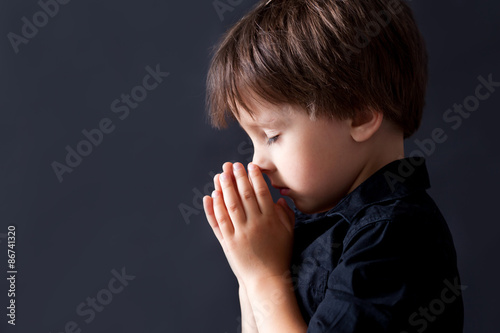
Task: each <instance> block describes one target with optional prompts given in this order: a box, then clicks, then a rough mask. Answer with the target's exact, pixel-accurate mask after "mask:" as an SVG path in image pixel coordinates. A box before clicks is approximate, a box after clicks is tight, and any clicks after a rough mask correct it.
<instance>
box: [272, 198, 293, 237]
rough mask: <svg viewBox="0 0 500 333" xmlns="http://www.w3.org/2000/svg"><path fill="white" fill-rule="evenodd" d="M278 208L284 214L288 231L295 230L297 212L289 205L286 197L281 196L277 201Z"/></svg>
mask: <svg viewBox="0 0 500 333" xmlns="http://www.w3.org/2000/svg"><path fill="white" fill-rule="evenodd" d="M276 208H277V209H278V210H279V211H281V214H283V215H282V216H283V221H284V223H285V227H286V228H287V229H288V231H290V232H293V227H294V225H295V213H294V212H293V211H292V210H291V209H290V207H288V205H287V203H286V201H285V199H283V198H280V199H279V200H278V202H277V205H276Z"/></svg>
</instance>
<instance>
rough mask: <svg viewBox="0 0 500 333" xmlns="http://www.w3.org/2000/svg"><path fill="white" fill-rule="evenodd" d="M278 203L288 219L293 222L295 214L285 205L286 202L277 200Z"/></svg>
mask: <svg viewBox="0 0 500 333" xmlns="http://www.w3.org/2000/svg"><path fill="white" fill-rule="evenodd" d="M278 203H279V204H280V205H281V206H283V209H284V210H285V213H286V214H287V215H288V217H289V218H290V219H291V220H294V221H295V212H294V211H293V210H292V209H291V208H290V207H289V206H288V204H287V203H286V200H285V199H284V198H279V199H278Z"/></svg>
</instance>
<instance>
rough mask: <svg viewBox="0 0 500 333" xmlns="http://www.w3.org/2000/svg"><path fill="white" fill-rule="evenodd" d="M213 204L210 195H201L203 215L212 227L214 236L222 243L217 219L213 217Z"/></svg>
mask: <svg viewBox="0 0 500 333" xmlns="http://www.w3.org/2000/svg"><path fill="white" fill-rule="evenodd" d="M213 204H214V201H213V199H212V198H211V197H210V196H208V195H206V196H204V197H203V209H204V210H205V216H206V217H207V220H208V224H210V226H211V227H212V230H213V232H214V234H215V237H217V240H218V241H219V243H222V241H223V239H224V237H222V233H221V231H220V229H219V223H217V219H216V218H215V213H214V206H213Z"/></svg>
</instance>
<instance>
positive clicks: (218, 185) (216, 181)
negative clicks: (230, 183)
mask: <svg viewBox="0 0 500 333" xmlns="http://www.w3.org/2000/svg"><path fill="white" fill-rule="evenodd" d="M219 177H220V174H216V175H215V176H214V186H215V190H216V191H219V192H222V187H221V186H220V179H219Z"/></svg>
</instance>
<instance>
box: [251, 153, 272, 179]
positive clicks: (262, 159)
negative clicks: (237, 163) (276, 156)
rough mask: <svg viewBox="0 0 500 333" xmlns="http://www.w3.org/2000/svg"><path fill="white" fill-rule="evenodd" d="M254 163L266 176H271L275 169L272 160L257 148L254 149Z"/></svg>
mask: <svg viewBox="0 0 500 333" xmlns="http://www.w3.org/2000/svg"><path fill="white" fill-rule="evenodd" d="M252 163H253V164H257V165H258V166H259V168H260V170H261V171H262V172H263V173H265V174H269V173H270V172H272V171H273V169H274V166H273V164H272V162H271V159H270V158H269V157H268V156H266V154H265V153H264V152H263V151H262V150H261V149H258V148H257V147H254V151H253V158H252Z"/></svg>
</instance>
